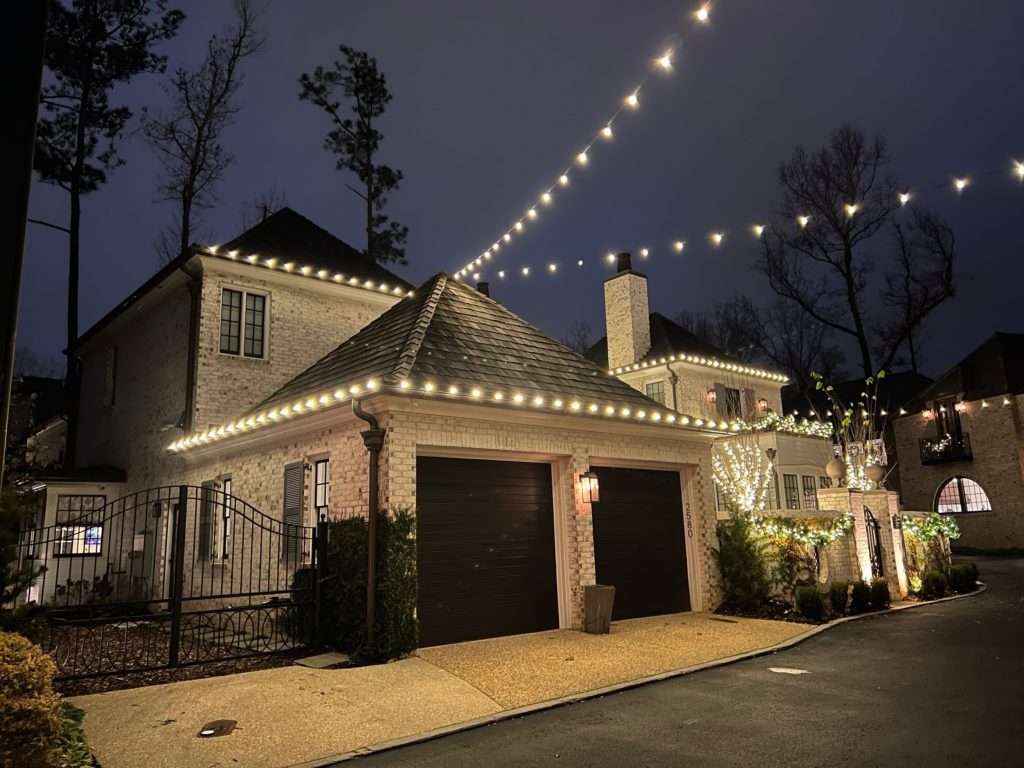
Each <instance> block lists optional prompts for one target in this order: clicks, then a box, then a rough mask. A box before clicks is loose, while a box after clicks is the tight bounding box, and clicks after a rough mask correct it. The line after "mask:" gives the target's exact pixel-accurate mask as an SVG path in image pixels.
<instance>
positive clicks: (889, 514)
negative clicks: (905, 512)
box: [864, 490, 909, 597]
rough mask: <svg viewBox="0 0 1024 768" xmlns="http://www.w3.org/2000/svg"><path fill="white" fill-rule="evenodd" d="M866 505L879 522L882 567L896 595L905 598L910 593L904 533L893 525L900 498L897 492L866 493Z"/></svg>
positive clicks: (879, 491) (897, 512)
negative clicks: (904, 549)
mask: <svg viewBox="0 0 1024 768" xmlns="http://www.w3.org/2000/svg"><path fill="white" fill-rule="evenodd" d="M864 505H865V506H866V507H867V508H868V509H870V510H871V514H872V515H874V516H875V520H877V521H878V529H879V531H880V533H881V540H882V541H881V543H882V560H883V563H882V567H883V569H884V570H885V577H886V579H887V580H888V581H889V588H890V589H891V590H892V591H893V594H894V595H898V596H899V597H905V596H906V594H907V592H909V585H908V582H907V566H906V555H905V553H904V551H903V533H902V531H901V530H895V529H894V528H893V525H892V521H893V516H894V515H898V514H899V509H900V504H899V496H898V495H897V493H896V492H895V491H886V490H874V491H864Z"/></svg>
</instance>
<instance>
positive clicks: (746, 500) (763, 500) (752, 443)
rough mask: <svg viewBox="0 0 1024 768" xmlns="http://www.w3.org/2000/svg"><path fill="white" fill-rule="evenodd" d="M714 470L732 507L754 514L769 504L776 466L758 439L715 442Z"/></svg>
mask: <svg viewBox="0 0 1024 768" xmlns="http://www.w3.org/2000/svg"><path fill="white" fill-rule="evenodd" d="M711 471H712V475H713V476H714V479H715V482H716V483H717V484H718V487H719V488H720V489H721V491H722V495H723V496H725V499H726V503H727V506H728V507H729V508H730V509H732V510H735V511H736V512H737V513H738V514H741V515H746V516H748V517H751V518H753V516H755V515H757V514H758V513H760V512H763V511H764V510H765V509H766V508H767V506H768V489H769V487H770V486H771V481H772V472H773V467H772V464H771V462H769V461H766V460H765V456H764V452H763V451H762V450H761V446H760V445H758V444H757V441H756V440H750V439H747V438H745V437H740V438H739V440H738V441H732V440H730V441H718V442H716V443H715V446H714V450H713V451H712V453H711Z"/></svg>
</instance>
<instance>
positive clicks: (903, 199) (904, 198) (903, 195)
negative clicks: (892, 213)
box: [899, 192, 910, 205]
mask: <svg viewBox="0 0 1024 768" xmlns="http://www.w3.org/2000/svg"><path fill="white" fill-rule="evenodd" d="M899 199H900V205H906V204H907V203H909V202H910V193H909V192H900V198H899Z"/></svg>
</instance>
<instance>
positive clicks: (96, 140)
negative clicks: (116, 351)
mask: <svg viewBox="0 0 1024 768" xmlns="http://www.w3.org/2000/svg"><path fill="white" fill-rule="evenodd" d="M166 6H167V3H166V2H165V0H74V2H73V3H72V5H71V7H70V8H68V7H66V6H64V5H62V4H60V3H52V4H51V6H50V15H49V21H48V24H47V32H46V68H47V70H48V74H49V77H48V81H47V84H46V85H44V86H43V92H42V106H43V114H42V116H41V117H40V119H39V125H38V127H37V130H36V150H35V161H34V162H35V169H36V171H37V172H38V173H39V176H40V178H41V179H42V180H43V181H45V182H48V183H51V184H55V185H56V186H58V187H60V188H61V189H63V190H65V191H66V192H67V193H68V197H69V214H68V226H67V229H68V322H67V336H68V339H67V344H68V347H67V355H68V366H67V375H68V379H69V385H70V387H69V388H70V391H71V392H72V393H74V392H75V391H76V388H77V366H76V365H75V364H74V358H73V355H72V349H73V346H74V343H75V341H76V340H77V339H78V273H79V253H80V230H81V217H82V195H84V194H88V193H89V192H94V191H95V190H96V189H98V188H99V187H100V186H101V185H102V184H104V183H105V182H106V180H107V174H108V173H109V172H110V171H112V170H113V169H114V168H116V167H117V166H119V165H121V163H122V162H123V160H122V159H121V158H120V156H119V155H118V153H117V142H118V140H119V139H120V137H121V132H122V131H123V130H124V127H125V125H126V124H127V122H128V120H129V118H131V116H132V113H131V110H130V109H128V108H127V107H123V106H122V107H115V106H112V105H111V104H110V93H111V91H112V90H113V89H114V87H115V86H116V85H117V84H118V83H126V82H128V81H130V80H131V79H132V78H134V77H135V76H136V75H138V74H140V73H144V72H162V71H163V69H164V65H165V62H166V58H165V57H164V56H158V55H157V54H155V53H153V51H152V50H151V49H152V47H153V46H154V45H155V44H157V43H159V42H162V41H164V40H167V39H169V38H171V37H173V36H174V35H175V34H176V33H177V31H178V27H179V26H180V25H181V22H182V20H183V19H184V18H185V16H184V14H183V13H181V11H177V10H172V11H167V10H166ZM72 400H74V394H72ZM73 432H74V419H72V421H71V424H70V429H69V434H68V450H67V452H66V456H67V457H68V460H69V461H70V460H71V458H72V453H73V449H74V434H73Z"/></svg>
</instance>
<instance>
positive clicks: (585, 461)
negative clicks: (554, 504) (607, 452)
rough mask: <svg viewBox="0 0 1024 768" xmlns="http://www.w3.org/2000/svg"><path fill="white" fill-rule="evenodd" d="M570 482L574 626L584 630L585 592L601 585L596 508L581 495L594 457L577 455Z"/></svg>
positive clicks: (574, 457)
mask: <svg viewBox="0 0 1024 768" xmlns="http://www.w3.org/2000/svg"><path fill="white" fill-rule="evenodd" d="M568 470H569V471H568V473H567V478H566V479H567V481H568V482H569V483H570V484H571V488H570V489H569V490H570V492H571V501H572V503H571V504H570V505H569V507H568V509H569V520H568V522H569V526H570V533H571V534H572V535H571V537H570V538H569V546H570V549H572V550H573V551H572V552H571V553H568V554H569V557H568V560H569V562H568V564H567V566H568V567H567V570H568V573H569V578H568V584H567V586H568V589H569V600H570V622H571V626H572V628H573V629H583V588H584V587H585V586H588V585H590V584H596V583H597V560H596V559H595V557H594V518H593V510H592V509H591V507H592V506H593V505H592V504H588V503H585V502H584V501H583V496H582V494H581V493H580V484H579V476H580V475H581V474H582V473H584V472H587V471H589V470H590V457H589V456H587V455H585V454H582V453H574V454H573V456H572V457H571V458H570V459H569V466H568Z"/></svg>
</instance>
